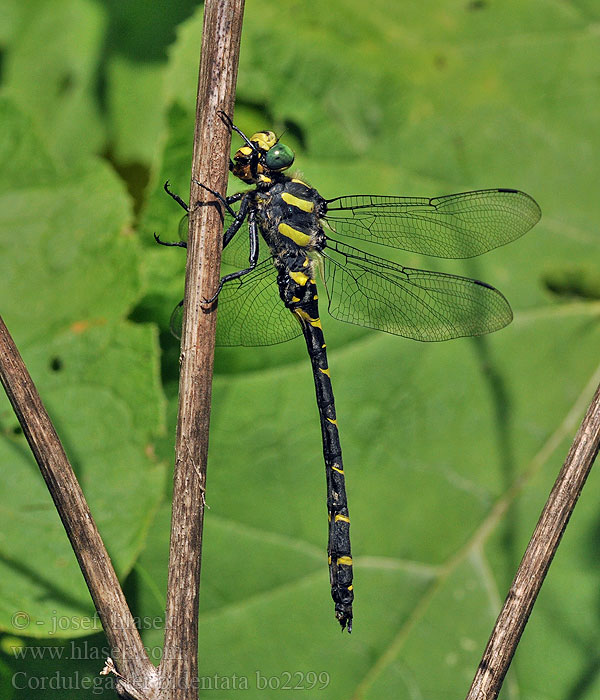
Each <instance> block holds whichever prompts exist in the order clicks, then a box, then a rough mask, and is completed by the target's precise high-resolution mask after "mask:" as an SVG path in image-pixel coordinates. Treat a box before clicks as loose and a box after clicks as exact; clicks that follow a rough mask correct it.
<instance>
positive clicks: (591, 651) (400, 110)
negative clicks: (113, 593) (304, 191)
mask: <svg viewBox="0 0 600 700" xmlns="http://www.w3.org/2000/svg"><path fill="white" fill-rule="evenodd" d="M201 15H202V9H201V7H197V6H196V5H195V4H194V3H193V2H190V1H189V0H178V1H177V2H171V3H169V4H168V9H167V6H166V4H163V3H145V2H140V1H137V2H136V1H133V0H132V1H130V2H127V3H119V2H117V0H105V2H99V1H98V2H94V1H93V0H52V1H50V0H29V1H28V2H26V3H24V2H16V0H4V2H3V3H2V5H1V6H0V41H1V46H2V51H3V61H2V73H1V89H0V114H1V125H2V128H1V130H0V162H1V163H2V167H1V168H0V311H1V313H2V315H3V317H4V319H5V321H6V323H7V325H8V326H9V329H10V330H11V332H12V334H13V335H14V338H15V340H16V341H17V343H18V345H19V347H20V349H21V352H22V354H23V357H24V359H25V361H26V363H27V365H28V367H29V369H30V371H31V374H32V375H33V377H34V380H35V381H36V383H37V384H38V387H39V389H40V392H41V394H42V397H43V400H44V402H45V403H46V406H47V407H48V409H49V411H50V413H51V415H52V417H53V419H54V420H55V422H56V425H57V428H58V430H59V433H60V435H61V438H62V439H63V441H64V444H65V446H66V448H67V451H68V454H69V456H70V458H71V460H72V462H73V464H74V467H75V469H76V471H77V474H78V476H79V478H80V479H81V482H82V485H83V487H84V490H85V492H86V495H87V496H88V498H89V501H90V505H91V508H92V511H93V513H94V516H95V517H96V519H97V522H98V524H99V527H100V529H101V532H102V534H103V537H104V539H105V542H106V544H107V546H108V549H109V551H110V553H111V556H112V558H113V561H114V563H115V566H116V568H117V570H118V572H119V574H120V576H121V578H122V580H123V581H124V582H125V586H126V590H127V595H128V599H129V601H130V603H131V605H132V607H133V610H134V614H135V615H137V616H139V617H140V626H141V627H142V628H143V634H144V640H145V643H146V644H147V645H148V648H149V650H150V653H151V655H152V656H153V658H155V659H156V660H157V658H158V656H159V653H160V645H161V643H162V624H161V616H162V613H163V608H164V596H165V582H166V560H167V546H168V535H169V491H170V470H171V463H172V457H173V452H172V449H173V436H174V427H175V416H176V400H177V398H176V392H177V370H178V366H177V355H178V348H177V343H176V341H175V340H174V339H172V338H171V337H170V336H169V334H168V330H167V328H168V317H169V314H170V310H171V308H172V307H173V306H174V304H175V303H176V302H177V301H178V299H179V298H180V297H181V293H182V288H183V273H184V255H183V253H182V252H181V251H179V250H165V249H159V248H158V247H157V246H155V245H154V244H153V238H152V233H153V232H154V231H158V232H160V233H161V235H162V236H163V238H165V239H169V238H170V239H174V238H176V237H177V224H178V219H179V216H180V213H181V212H180V211H178V208H177V206H176V205H175V204H174V202H172V201H171V200H170V199H169V198H168V197H166V195H164V194H163V193H162V190H161V188H162V183H163V182H164V180H166V179H167V178H169V179H170V180H171V182H172V184H173V188H174V189H175V190H176V191H178V192H180V193H181V194H182V196H184V197H185V193H186V191H187V190H188V188H189V169H190V157H191V138H192V128H193V112H194V102H195V95H196V80H197V65H198V55H199V46H200V36H201V26H202V25H201V22H202V17H201ZM599 20H600V5H598V3H597V2H593V0H579V1H578V2H569V3H552V2H548V1H547V0H525V1H523V0H504V1H503V2H498V1H496V0H450V1H444V0H425V1H424V2H420V3H418V4H417V3H396V4H394V3H391V4H390V3H389V2H387V1H385V0H371V2H369V3H365V2H357V1H356V0H345V1H343V2H342V1H341V0H330V1H329V2H327V3H318V2H310V1H309V2H298V1H296V0H286V2H267V1H266V0H265V1H260V0H252V1H251V2H248V3H247V9H246V18H245V26H244V35H243V42H242V54H241V59H240V72H239V81H238V93H237V107H236V113H235V118H236V122H237V124H238V125H239V126H240V127H241V128H242V129H243V130H245V131H246V132H249V133H252V132H253V131H254V130H258V129H262V128H272V129H274V130H276V131H278V132H279V133H281V132H282V131H283V130H284V129H285V130H286V135H285V140H286V142H288V143H289V144H290V145H291V146H292V147H294V148H295V150H296V152H297V161H296V162H297V165H298V168H300V169H301V170H302V172H303V176H304V177H305V178H306V179H308V180H309V181H310V182H312V183H313V184H314V185H315V186H317V187H318V188H319V190H320V191H321V192H322V194H323V195H324V196H326V197H333V196H336V195H339V194H352V193H357V192H374V193H381V194H386V193H388V194H405V195H423V194H428V195H432V196H433V195H439V194H446V193H449V192H453V191H461V190H466V189H474V188H485V187H495V186H500V187H515V188H519V189H523V190H525V191H527V192H529V193H530V194H532V195H533V196H534V197H535V198H536V199H537V200H538V202H539V203H540V205H541V207H542V210H543V220H542V222H541V223H540V224H539V225H538V226H537V227H536V228H535V229H534V230H533V231H532V232H530V233H529V234H527V236H526V237H525V238H524V239H522V240H520V241H518V242H516V243H515V244H513V245H511V246H508V247H506V248H504V249H501V250H497V251H494V252H493V253H490V254H489V255H487V256H484V257H483V258H479V259H476V260H472V261H465V262H454V263H443V262H433V263H432V262H431V261H430V260H426V259H422V258H419V256H415V255H411V254H405V255H402V256H401V257H400V258H399V259H401V260H402V261H403V262H406V263H407V264H409V265H417V266H424V267H428V266H429V267H431V266H432V265H439V266H440V269H444V270H447V271H451V272H456V273H458V274H468V275H471V276H476V277H479V278H481V279H485V280H486V281H488V282H490V283H492V284H494V285H495V286H498V287H499V288H500V289H501V290H502V291H503V292H504V293H505V294H506V296H507V297H508V298H509V299H510V300H511V303H512V305H513V308H514V309H515V321H514V323H513V324H512V325H511V326H510V327H508V328H507V329H505V330H504V331H502V332H500V333H497V334H496V335H494V336H491V337H485V338H479V339H463V340H458V341H454V342H451V343H445V344H439V345H436V344H432V345H422V344H418V343H413V342H410V341H406V340H403V339H400V338H396V337H391V336H386V335H385V334H378V333H374V332H368V331H366V330H364V329H360V328H355V327H351V326H346V325H344V324H340V323H337V322H335V321H333V320H332V319H327V318H325V319H324V320H325V321H326V323H325V332H326V335H327V338H328V348H329V351H330V364H331V368H332V376H333V381H334V387H335V391H336V398H337V404H338V414H339V422H340V430H341V436H342V444H343V447H344V454H345V461H346V470H347V475H348V488H349V498H350V509H351V514H352V536H353V552H354V555H355V562H356V581H355V583H356V586H355V588H356V606H355V615H356V618H355V628H354V632H353V634H352V635H351V636H348V635H344V636H342V635H340V632H339V629H338V626H337V623H336V622H335V620H334V619H333V610H332V604H331V601H330V598H329V592H328V575H327V566H326V560H325V535H326V519H325V518H326V514H325V484H324V479H323V473H322V472H323V465H322V456H321V446H320V435H319V423H318V416H317V411H316V407H315V403H314V390H313V387H312V379H311V374H310V368H309V364H308V361H307V358H306V356H305V349H304V348H303V344H302V341H301V340H298V341H293V342H291V343H287V344H285V345H282V346H278V347H271V348H256V349H227V350H219V351H218V354H217V358H216V368H217V376H216V379H215V387H214V408H213V415H212V425H211V450H210V463H209V483H208V493H207V500H208V504H209V506H210V510H208V512H207V516H206V525H205V557H204V560H203V568H202V591H201V598H202V603H201V617H200V637H201V642H200V645H201V649H200V665H201V674H202V676H203V678H204V686H205V687H206V688H207V690H205V692H204V693H203V694H202V695H203V697H207V698H209V697H211V698H212V697H215V698H217V697H219V698H230V697H237V696H238V695H240V696H242V697H244V698H253V697H257V698H266V697H269V698H270V697H281V696H282V694H283V695H285V693H284V690H283V687H284V685H285V684H286V682H288V684H289V685H291V686H292V688H296V689H295V690H291V691H290V690H288V691H287V693H288V695H289V694H290V693H299V694H300V695H302V696H303V697H318V698H368V699H371V698H376V699H379V698H399V699H405V698H406V699H408V698H411V699H413V698H417V699H418V698H423V699H425V700H447V699H448V698H459V697H463V696H464V695H465V693H466V691H467V688H468V686H469V683H470V679H471V677H472V675H473V673H474V670H475V667H476V665H477V662H478V660H479V657H480V655H481V652H482V650H483V647H484V645H485V642H486V640H487V637H488V634H489V631H490V629H491V625H492V623H493V621H494V619H495V615H496V613H497V610H498V608H499V605H500V604H501V601H502V599H503V596H504V594H505V591H506V589H507V585H508V584H509V583H510V580H511V578H512V575H513V572H514V570H515V568H516V566H517V565H518V562H519V560H520V557H521V553H522V551H523V548H524V546H525V544H526V542H527V540H528V537H529V535H530V533H531V531H532V529H533V526H534V524H535V522H536V519H537V516H538V514H539V511H540V509H541V507H542V505H543V502H544V500H545V497H546V494H547V492H548V490H549V488H550V487H551V485H552V483H553V481H554V478H555V475H556V474H557V472H558V469H559V468H560V465H561V463H562V460H563V458H564V455H565V454H566V451H567V449H568V446H569V443H570V440H571V438H572V435H573V434H574V431H575V428H576V425H577V422H578V421H579V419H580V417H581V415H582V413H583V411H584V409H585V406H586V404H587V402H588V400H589V399H590V398H591V395H592V393H593V389H594V387H595V385H596V384H597V383H598V380H599V378H600V369H599V365H598V352H597V348H598V347H599V344H600V328H599V327H598V322H597V316H598V312H599V310H600V305H599V303H598V297H599V295H600V263H599V259H598V254H599V252H600V245H599V237H598V230H597V228H598V220H599V219H600V197H599V196H598V182H599V181H600V169H599V166H598V162H599V155H600V151H599V135H598V133H599V131H598V113H599V109H600V33H599V32H598V27H599V26H600V25H599ZM234 143H236V141H235V139H234ZM233 187H235V185H234V184H233V183H232V188H233ZM323 315H324V316H326V315H325V314H323ZM598 478H599V477H598V475H597V474H592V476H591V478H590V481H589V483H588V486H587V489H586V492H585V493H584V495H583V496H582V498H581V500H580V503H579V505H578V507H577V509H576V512H575V515H574V517H573V518H572V521H571V523H570V525H569V528H568V530H567V532H566V535H565V537H564V540H563V543H562V546H561V548H560V550H559V553H558V555H557V557H556V559H555V562H554V564H553V566H552V568H551V570H550V574H549V577H548V580H547V582H546V584H545V586H544V589H543V591H542V594H541V596H540V598H539V601H538V604H537V605H536V608H535V610H534V613H533V615H532V617H531V620H530V622H529V626H528V628H527V630H526V632H525V634H524V637H523V640H522V643H521V645H520V647H519V650H518V653H517V657H516V659H515V662H514V664H513V668H512V670H511V673H510V674H509V677H508V679H507V681H506V683H505V687H504V689H503V691H502V695H501V697H502V698H503V700H509V699H511V700H514V699H516V698H520V699H521V700H550V699H556V700H558V699H561V700H565V699H567V700H575V699H578V700H579V699H586V698H596V697H598V693H599V692H600V678H599V671H600V654H599V652H598V642H599V632H598V630H599V629H600V597H599V594H598V590H599V588H598V582H599V580H600V557H599V550H600V548H599V545H598V531H599V528H600V517H599V516H598V507H597V499H596V497H595V494H596V493H597V490H598ZM0 483H1V484H2V488H1V491H0V593H1V595H0V630H2V631H3V633H4V634H3V636H2V637H1V638H0V647H1V650H2V651H1V652H0V695H1V697H2V698H6V699H7V700H9V699H13V698H14V699H19V700H20V699H21V698H31V697H36V698H37V697H39V698H48V699H51V700H54V699H55V698H56V699H58V698H60V699H61V700H63V699H67V700H70V699H71V698H81V697H87V696H92V695H94V696H96V697H107V698H109V697H114V694H113V693H112V691H111V690H110V687H108V686H106V681H105V680H103V681H102V687H100V686H98V687H96V686H92V684H95V683H99V679H98V676H97V673H98V671H99V670H100V669H101V668H102V665H103V662H104V658H105V656H106V655H107V649H106V642H105V639H104V637H103V635H102V633H101V632H99V631H96V632H94V631H92V629H91V628H92V627H94V625H95V626H96V628H97V625H96V623H95V620H94V618H93V615H94V611H93V606H92V605H91V601H90V599H89V595H88V593H87V590H86V588H85V586H84V584H83V579H82V577H81V575H80V573H79V571H78V568H77V566H76V563H75V559H74V556H73V554H72V552H71V550H70V547H69V544H68V542H67V539H66V536H65V535H64V532H63V530H62V526H61V524H60V521H59V519H58V517H57V516H56V514H55V511H54V508H53V505H52V502H51V499H50V497H49V495H48V494H47V492H46V489H45V487H44V485H43V483H42V481H41V478H40V476H39V474H38V472H37V468H36V466H35V464H34V462H33V460H32V458H31V456H30V454H29V450H28V448H27V445H26V443H25V440H24V438H23V436H22V434H21V433H20V430H19V428H18V425H17V423H16V419H15V418H14V416H13V415H12V413H11V410H10V407H9V406H8V404H7V402H6V401H5V400H4V399H3V400H2V402H0ZM309 672H313V673H316V674H319V673H324V674H327V675H326V676H321V677H320V678H321V680H323V679H325V681H326V682H323V683H321V682H319V683H318V684H317V686H316V687H315V689H313V690H307V689H306V688H307V687H308V684H309V680H310V678H311V677H310V676H308V675H307V674H308V673H309ZM257 674H258V675H257ZM234 676H235V677H236V678H237V680H235V679H234ZM259 677H260V678H262V679H265V678H266V679H270V686H271V687H269V685H267V687H266V689H260V683H259ZM243 679H247V684H248V689H247V690H237V691H236V690H234V689H233V686H234V685H236V684H237V687H238V688H241V687H242V686H243V685H244V680H243ZM277 685H279V689H275V688H274V687H275V686H277ZM321 685H326V687H325V688H323V689H319V688H320V686H321ZM105 686H106V687H105ZM302 688H304V690H302Z"/></svg>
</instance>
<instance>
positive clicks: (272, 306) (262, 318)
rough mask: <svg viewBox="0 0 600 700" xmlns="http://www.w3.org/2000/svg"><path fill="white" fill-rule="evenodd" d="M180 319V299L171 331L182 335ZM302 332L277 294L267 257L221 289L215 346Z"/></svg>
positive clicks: (269, 342) (277, 340)
mask: <svg viewBox="0 0 600 700" xmlns="http://www.w3.org/2000/svg"><path fill="white" fill-rule="evenodd" d="M182 320H183V303H182V302H180V303H179V304H178V305H177V306H176V307H175V309H174V311H173V314H172V315H171V330H172V331H173V333H174V334H175V335H176V336H177V337H180V336H181V322H182ZM301 333H302V330H301V328H300V324H299V323H298V321H297V320H296V319H295V318H294V316H293V314H292V313H291V312H290V311H289V310H288V309H287V308H286V307H285V306H284V304H283V302H282V301H281V298H280V297H279V289H278V287H277V273H276V271H275V268H274V267H273V263H272V262H271V260H270V259H269V260H265V261H264V262H263V263H261V264H259V265H258V266H257V267H256V269H255V270H253V271H252V272H250V273H249V274H247V275H244V276H243V277H240V279H239V280H233V281H231V282H228V283H226V284H225V285H224V287H223V289H222V290H221V293H220V294H219V311H218V316H217V341H216V342H217V345H221V346H235V345H245V346H255V345H274V344H276V343H283V342H285V341H286V340H291V339H292V338H296V337H297V336H299V335H300V334H301Z"/></svg>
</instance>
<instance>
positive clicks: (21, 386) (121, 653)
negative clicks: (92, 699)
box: [0, 318, 157, 700]
mask: <svg viewBox="0 0 600 700" xmlns="http://www.w3.org/2000/svg"><path fill="white" fill-rule="evenodd" d="M0 380H1V381H2V384H3V386H4V389H5V391H6V393H7V395H8V398H9V400H10V402H11V404H12V407H13V409H14V411H15V413H16V415H17V418H18V419H19V423H20V424H21V427H22V428H23V433H24V434H25V437H26V438H27V442H28V443H29V446H30V448H31V451H32V452H33V456H34V457H35V460H36V462H37V463H38V465H39V468H40V471H41V473H42V476H43V477H44V480H45V482H46V485H47V486H48V490H49V491H50V495H51V496H52V499H53V501H54V504H55V505H56V509H57V511H58V514H59V515H60V519H61V520H62V522H63V525H64V527H65V530H66V532H67V535H68V537H69V540H70V541H71V545H72V547H73V551H74V552H75V556H76V557H77V561H78V562H79V566H80V568H81V571H82V573H83V576H84V578H85V581H86V583H87V586H88V588H89V591H90V593H91V596H92V599H93V601H94V605H95V606H96V610H97V611H98V614H99V616H100V620H101V621H102V626H103V628H104V632H105V634H106V637H107V639H108V642H109V644H110V647H111V650H112V652H111V653H112V656H113V658H114V659H115V660H116V666H117V667H118V669H119V679H120V680H119V681H118V682H117V686H118V688H117V690H118V692H119V693H120V694H122V696H123V697H125V694H124V693H121V691H122V690H123V688H122V687H120V685H122V681H121V679H122V680H123V681H125V682H126V684H127V687H128V690H127V692H126V697H134V698H137V699H139V700H143V699H146V700H147V699H149V698H154V697H155V695H154V691H155V689H156V687H157V682H156V681H157V673H156V669H155V668H154V666H153V665H152V664H151V663H150V661H149V660H148V657H147V655H146V652H145V650H144V646H143V644H142V640H141V638H140V635H139V632H138V630H137V629H136V626H135V622H134V620H133V617H132V615H131V612H130V611H129V607H128V606H127V601H126V600H125V597H124V595H123V591H122V590H121V586H120V585H119V580H118V579H117V575H116V573H115V570H114V569H113V566H112V563H111V561H110V557H109V556H108V552H107V551H106V548H105V547H104V543H103V542H102V538H101V537H100V533H99V532H98V528H97V527H96V523H95V522H94V520H93V518H92V514H91V513H90V509H89V507H88V504H87V502H86V500H85V497H84V495H83V492H82V490H81V487H80V486H79V483H78V481H77V478H76V476H75V474H74V472H73V469H72V467H71V465H70V464H69V460H68V459H67V455H66V454H65V451H64V448H63V446H62V444H61V442H60V440H59V437H58V435H57V433H56V430H55V428H54V426H53V425H52V422H51V420H50V417H49V416H48V413H47V412H46V409H45V408H44V405H43V403H42V400H41V399H40V396H39V394H38V392H37V390H36V388H35V385H34V383H33V381H32V379H31V377H30V375H29V372H28V371H27V369H26V367H25V365H24V363H23V360H22V359H21V356H20V355H19V351H18V350H17V348H16V346H15V344H14V342H13V339H12V338H11V336H10V334H9V332H8V330H7V328H6V326H5V325H4V322H3V321H2V319H1V318H0Z"/></svg>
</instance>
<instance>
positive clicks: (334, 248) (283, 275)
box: [155, 113, 541, 632]
mask: <svg viewBox="0 0 600 700" xmlns="http://www.w3.org/2000/svg"><path fill="white" fill-rule="evenodd" d="M221 116H222V118H223V119H224V121H225V122H226V123H227V124H228V126H229V127H230V128H231V129H233V130H234V131H235V132H236V133H237V134H238V135H239V136H240V137H241V138H242V139H243V140H244V145H243V146H242V147H241V148H239V149H238V151H237V152H236V153H235V156H234V158H233V160H232V161H230V165H229V169H230V171H231V172H232V173H233V175H235V176H236V177H238V178H239V179H240V180H242V181H243V182H245V183H248V184H252V185H254V188H253V189H250V190H248V191H246V192H243V193H238V194H234V195H232V196H230V197H227V198H223V197H221V196H220V195H219V194H217V193H216V192H213V191H212V190H210V189H209V188H208V187H206V186H204V185H202V184H201V183H198V184H199V185H200V186H201V187H203V188H204V189H205V190H208V192H211V193H212V195H213V196H214V197H215V198H216V200H217V202H220V203H221V205H222V206H223V208H224V210H225V212H226V213H225V216H226V217H227V219H226V224H227V225H226V230H225V233H224V235H223V261H224V262H225V263H227V264H230V265H233V266H235V267H236V268H237V271H236V272H232V273H230V274H228V275H225V276H224V277H222V278H221V281H220V284H219V287H218V289H217V290H216V292H215V294H214V296H213V297H212V298H211V299H208V300H207V301H206V304H212V303H213V302H215V300H217V297H218V306H219V317H218V322H217V341H216V342H217V345H228V346H233V345H246V346H254V345H271V344H274V343H280V342H283V341H286V340H290V339H292V338H295V337H297V336H298V335H300V334H302V335H304V338H305V340H306V345H307V348H308V353H309V356H310V360H311V363H312V371H313V377H314V383H315V389H316V394H317V404H318V408H319V416H320V420H321V433H322V437H323V455H324V457H325V473H326V479H327V510H328V515H329V539H328V547H327V551H328V557H329V572H330V581H331V595H332V598H333V601H334V604H335V615H336V618H337V619H338V621H339V623H340V625H341V626H342V629H344V628H346V627H347V629H348V631H349V632H350V631H351V630H352V602H353V599H354V590H353V585H352V555H351V551H350V518H349V514H348V504H347V499H346V485H345V478H344V467H343V463H342V450H341V446H340V438H339V434H338V425H337V417H336V412H335V404H334V399H333V391H332V386H331V378H330V373H329V365H328V362H327V354H326V346H325V339H324V336H323V330H322V327H321V320H320V317H319V307H318V292H317V283H316V279H317V277H319V278H320V280H321V281H322V283H323V286H324V289H325V290H326V294H327V302H328V310H329V313H330V314H331V316H333V317H334V318H337V319H339V320H341V321H347V322H349V323H354V324H357V325H359V326H366V327H368V328H374V329H377V330H382V331H386V332H388V333H393V334H395V335H401V336H404V337H406V338H413V339H415V340H421V341H440V340H449V339H451V338H458V337H464V336H476V335H482V334H484V333H491V332H493V331H496V330H499V329H500V328H503V327H504V326H506V325H507V324H508V323H510V321H511V320H512V311H511V308H510V306H509V304H508V302H507V300H506V299H505V298H504V296H503V295H502V294H501V293H500V292H499V291H498V290H497V289H495V288H494V287H492V286H490V285H489V284H486V283H485V282H480V281H479V280H475V279H469V278H467V277H459V276H457V275H451V274H445V273H442V272H434V271H429V270H418V269H414V268H409V267H404V266H402V265H398V264H396V263H394V262H391V261H389V260H386V259H385V258H379V257H376V256H375V255H372V254H371V253H368V252H366V251H363V250H360V249H359V248H355V247H354V246H351V245H349V244H348V243H346V242H345V241H343V240H341V239H340V238H339V237H340V236H341V237H342V239H343V238H344V237H346V238H351V239H359V240H362V241H366V242H368V243H376V244H380V245H382V246H390V247H392V248H399V249H402V250H406V251H412V252H415V253H421V254H425V255H430V256H435V257H439V258H469V257H474V256H476V255H480V254H482V253H485V252H487V251H489V250H492V249H493V248H496V247H498V246H501V245H504V244H506V243H509V242H510V241H513V240H515V239H516V238H519V237H520V236H522V235H523V234H524V233H525V232H526V231H528V230H529V229H530V228H531V227H532V226H534V225H535V224H536V223H537V222H538V221H539V219H540V215H541V214H540V208H539V207H538V205H537V203H536V202H535V200H533V199H532V198H531V197H530V196H529V195H527V194H525V193H524V192H520V191H518V190H513V189H487V190H478V191H473V192H463V193H460V194H451V195H447V196H443V197H433V198H428V197H397V196H382V195H350V196H342V197H335V198H333V199H324V198H323V197H322V196H321V195H320V194H319V193H318V192H317V190H315V189H314V188H313V187H311V186H310V185H308V184H307V183H306V182H304V181H303V180H301V179H300V178H298V177H289V176H288V175H286V174H285V171H286V170H288V169H289V168H290V166H291V165H292V163H293V162H294V153H293V151H292V150H291V149H290V148H289V147H287V146H285V145H284V144H282V143H280V141H279V139H278V138H277V137H276V135H275V134H274V133H273V132H271V131H261V132H258V133H256V134H254V135H253V136H251V137H250V138H247V137H246V136H245V135H244V133H243V132H242V131H241V130H240V129H238V128H237V127H236V126H235V125H234V124H233V122H232V121H231V119H230V118H229V117H227V116H226V115H225V114H223V113H221ZM165 190H166V191H167V192H168V194H169V195H171V196H172V197H173V198H174V199H175V200H176V201H177V202H178V204H180V205H181V206H182V207H183V208H184V209H185V210H186V211H188V207H187V205H186V204H185V202H184V201H183V200H182V199H181V198H180V197H179V196H177V195H176V194H174V193H172V192H171V191H170V190H169V186H168V183H165ZM213 203H214V201H213ZM201 204H202V203H200V202H199V203H198V205H201ZM204 204H206V202H204ZM236 206H237V209H236V208H235V207H236ZM243 224H247V230H248V236H249V237H248V238H246V237H245V236H242V235H238V236H235V234H236V233H237V232H238V231H239V230H240V229H241V228H242V225H243ZM261 236H262V239H263V241H262V245H261V241H260V237H261ZM155 237H156V239H157V241H158V242H159V243H162V244H163V245H174V246H181V247H186V243H185V241H178V242H176V243H164V242H163V241H161V240H160V239H159V238H158V236H155ZM247 261H249V262H247ZM240 268H243V269H240ZM182 309H183V301H182V302H180V303H179V304H178V306H177V307H176V308H175V311H174V312H173V316H172V319H171V327H172V329H173V331H174V332H175V333H176V335H179V329H180V325H181V317H182Z"/></svg>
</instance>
